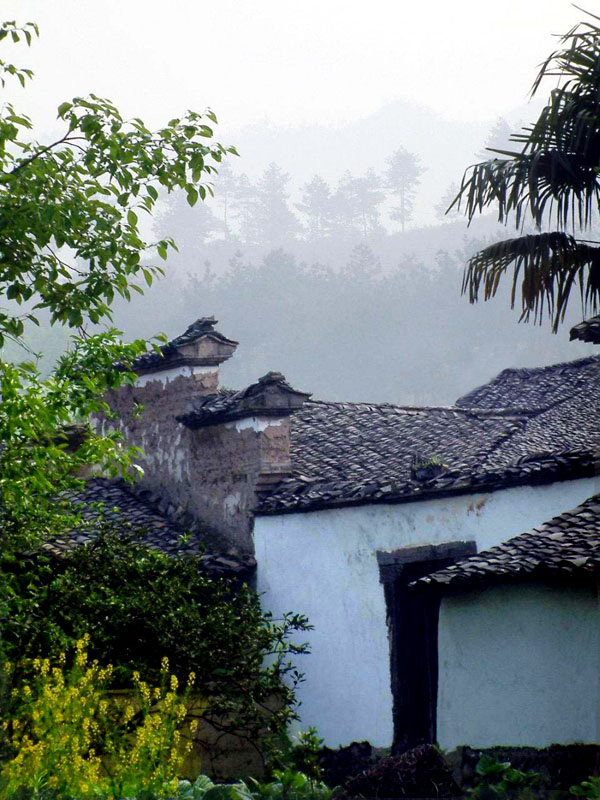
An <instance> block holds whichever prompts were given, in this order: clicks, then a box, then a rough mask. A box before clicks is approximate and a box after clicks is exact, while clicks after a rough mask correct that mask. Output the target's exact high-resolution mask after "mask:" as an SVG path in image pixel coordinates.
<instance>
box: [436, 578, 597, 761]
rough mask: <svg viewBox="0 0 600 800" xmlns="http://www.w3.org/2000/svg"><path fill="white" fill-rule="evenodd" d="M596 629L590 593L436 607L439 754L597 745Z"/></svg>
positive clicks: (526, 594) (503, 594) (449, 601)
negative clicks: (475, 749)
mask: <svg viewBox="0 0 600 800" xmlns="http://www.w3.org/2000/svg"><path fill="white" fill-rule="evenodd" d="M599 623H600V617H599V610H598V602H597V589H596V584H595V583H593V585H592V584H590V585H588V586H586V587H582V586H562V587H557V586H549V585H543V584H524V585H519V584H517V585H513V586H497V587H491V588H488V589H486V590H482V591H477V592H469V593H465V594H461V595H457V596H454V597H448V598H446V599H444V600H443V602H442V607H441V609H440V635H439V648H440V675H439V695H438V741H439V743H440V746H441V747H442V748H444V749H451V748H454V747H457V746H458V745H462V744H469V745H471V746H473V747H490V746H493V745H504V744H510V745H531V746H535V747H546V746H548V745H550V744H553V743H558V744H570V743H574V742H597V741H598V738H599V735H600V731H599V730H598V724H597V714H598V700H599V697H598V675H599V669H598V667H599V654H600V649H599V648H600V624H599Z"/></svg>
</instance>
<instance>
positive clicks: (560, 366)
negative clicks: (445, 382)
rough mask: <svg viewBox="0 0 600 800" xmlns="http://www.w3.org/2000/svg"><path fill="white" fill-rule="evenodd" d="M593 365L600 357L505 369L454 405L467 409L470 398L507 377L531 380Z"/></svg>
mask: <svg viewBox="0 0 600 800" xmlns="http://www.w3.org/2000/svg"><path fill="white" fill-rule="evenodd" d="M594 363H596V364H600V355H595V356H585V357H584V358H576V359H574V360H573V361H559V362H557V363H556V364H546V365H545V366H543V367H506V369H503V370H502V371H501V372H499V373H498V374H497V375H496V376H495V377H494V378H492V380H490V381H487V383H482V384H481V385H480V386H476V387H475V388H474V389H471V391H470V392H467V393H466V394H463V395H461V397H459V398H458V399H457V400H456V405H457V406H458V407H459V408H464V407H468V406H465V404H466V403H468V402H470V398H472V397H474V396H477V395H478V394H479V393H480V392H482V391H485V390H486V389H488V390H489V388H490V387H492V386H494V385H498V384H502V383H503V382H505V379H506V378H508V377H512V376H515V377H520V378H533V377H536V376H539V375H543V374H545V373H549V372H556V371H563V370H566V369H573V368H578V367H584V366H587V365H590V364H594ZM549 407H550V406H547V408H549Z"/></svg>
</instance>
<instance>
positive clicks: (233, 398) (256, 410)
mask: <svg viewBox="0 0 600 800" xmlns="http://www.w3.org/2000/svg"><path fill="white" fill-rule="evenodd" d="M309 397H310V394H309V393H307V392H300V391H298V390H297V389H294V388H293V387H292V386H290V384H289V383H288V382H287V381H286V379H285V378H284V376H283V375H282V374H281V373H280V372H268V373H267V374H266V375H263V377H262V378H259V380H258V381H257V382H256V383H253V384H251V385H250V386H248V387H247V388H246V389H243V390H242V391H240V392H234V391H221V392H219V393H218V394H216V395H209V396H205V397H199V398H198V399H197V400H195V401H194V405H193V408H192V410H191V411H189V412H187V413H185V414H180V415H179V416H178V417H177V418H176V419H177V421H178V422H181V423H182V424H183V425H185V426H186V427H188V428H202V427H205V426H207V425H216V424H218V423H221V422H228V421H230V420H236V419H240V418H242V417H249V416H260V417H263V416H267V417H282V416H288V415H289V414H292V413H293V412H294V411H297V410H298V409H299V408H301V407H302V405H303V404H304V402H305V401H306V400H308V398H309Z"/></svg>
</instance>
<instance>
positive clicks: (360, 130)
mask: <svg viewBox="0 0 600 800" xmlns="http://www.w3.org/2000/svg"><path fill="white" fill-rule="evenodd" d="M509 131H510V126H509V125H508V123H507V122H506V121H504V120H497V121H496V122H495V123H492V124H491V126H489V127H487V128H486V126H481V125H473V124H472V123H468V122H467V121H465V122H464V123H457V122H453V123H449V122H447V121H445V120H443V119H442V118H440V117H438V116H437V115H436V114H434V113H433V112H432V111H429V110H427V109H424V108H420V107H416V106H412V105H409V104H407V103H395V104H391V105H388V106H386V107H385V108H383V109H381V111H379V112H378V113H377V114H375V115H372V116H370V117H367V118H365V119H362V120H358V121H357V122H354V123H352V124H348V125H346V126H343V127H341V128H339V129H336V130H333V129H328V128H324V127H323V128H321V127H319V126H312V127H305V128H289V129H287V130H281V129H279V128H277V129H275V128H271V127H269V126H261V127H254V128H252V129H245V130H244V131H243V133H242V134H240V150H241V153H242V158H240V159H237V158H233V157H232V158H230V159H228V160H227V162H226V163H224V164H222V165H221V167H220V173H219V175H218V176H217V177H216V179H215V197H214V198H211V197H210V196H209V197H208V198H207V201H206V202H205V203H202V202H198V203H197V204H196V205H195V206H194V207H193V208H191V207H190V206H189V205H188V203H187V201H186V198H185V196H184V195H181V194H172V195H170V196H169V198H168V203H167V204H166V205H164V206H163V208H162V212H161V214H160V215H159V217H158V219H157V220H156V221H155V229H154V231H153V232H152V233H151V234H150V235H151V236H154V237H156V238H160V237H164V236H169V235H172V236H174V237H175V239H176V241H177V243H178V246H179V251H178V252H173V253H172V254H171V256H170V258H169V260H168V263H167V265H166V277H165V278H164V279H162V280H161V281H159V282H157V283H155V284H154V285H153V286H152V287H151V288H150V289H147V290H146V292H145V295H144V296H143V297H140V296H137V295H135V294H134V295H133V300H132V302H131V303H130V304H127V303H125V302H122V301H121V302H118V303H116V305H115V323H116V325H117V326H118V327H119V328H121V329H122V330H123V331H124V333H125V336H126V337H127V338H133V337H144V338H147V337H150V336H152V335H153V334H155V333H157V332H159V331H164V332H166V333H167V334H168V335H169V336H175V335H177V334H179V333H181V332H182V331H183V330H184V329H185V328H186V327H187V325H188V324H190V323H191V322H192V321H193V320H195V319H196V318H198V317H200V316H210V315H214V316H215V317H216V318H217V319H218V320H219V329H220V330H221V331H222V332H223V333H225V334H226V335H227V336H229V337H232V338H234V339H237V340H238V341H239V342H240V347H239V349H238V351H237V353H236V355H235V356H234V358H233V359H232V360H231V361H230V362H228V363H227V364H225V365H224V367H223V371H222V375H223V382H224V384H225V385H227V386H230V387H234V388H241V387H243V386H245V385H247V384H249V383H251V382H253V381H255V380H256V379H257V378H258V377H260V376H261V375H263V374H264V373H266V372H268V371H269V370H278V371H280V372H283V374H284V375H285V376H286V377H287V378H288V380H289V381H290V382H291V383H292V384H293V385H294V386H296V387H298V388H300V389H303V390H306V391H310V392H312V393H313V394H314V396H316V397H320V398H323V399H331V400H348V401H373V402H391V403H400V404H429V405H436V404H450V403H453V402H454V401H455V399H456V398H457V397H459V396H460V395H462V394H464V393H465V392H466V391H468V390H469V389H472V388H473V387H475V386H477V385H479V384H481V383H483V382H485V381H487V380H489V379H491V378H492V377H493V376H494V375H495V374H496V373H498V372H499V371H501V370H502V369H504V368H506V367H513V366H537V365H542V364H548V363H553V362H557V361H562V360H569V359H573V358H577V357H580V356H582V355H587V354H589V353H591V352H593V348H592V347H591V346H589V345H584V344H582V343H569V341H568V329H569V326H570V325H572V324H575V323H577V322H579V321H580V319H581V318H582V315H581V310H580V309H578V308H577V304H576V300H575V298H574V303H573V304H572V306H571V308H570V313H569V315H568V318H567V320H566V322H565V324H564V326H563V327H562V329H561V331H560V332H559V334H558V335H556V336H555V335H552V334H551V333H550V329H549V324H548V322H547V321H546V322H545V324H544V325H543V326H541V327H540V326H535V325H532V324H518V318H519V313H518V311H517V310H515V311H511V310H510V308H509V299H508V291H509V286H508V282H506V283H505V285H503V286H502V287H501V296H500V297H498V298H497V299H495V300H494V301H492V302H490V303H480V304H479V305H476V306H471V305H469V303H468V302H467V300H466V298H464V297H462V296H461V281H462V273H463V269H464V265H465V263H466V262H467V260H468V258H469V256H470V255H472V254H473V253H474V252H475V251H476V250H478V249H480V248H481V247H483V246H485V245H486V244H489V243H491V242H493V241H495V240H496V239H498V238H504V237H506V236H509V235H512V231H511V230H510V228H509V229H506V228H504V227H501V226H499V225H498V224H497V222H496V221H495V219H494V217H493V215H487V216H482V217H479V218H477V219H475V220H474V221H473V224H472V225H471V226H470V227H467V225H466V224H465V221H464V218H462V217H461V216H459V215H457V214H456V213H455V212H453V213H451V214H450V215H447V216H444V213H443V212H444V210H445V209H446V208H447V206H448V203H449V202H450V200H451V198H452V196H453V194H452V192H449V191H448V189H449V186H450V184H451V183H452V182H453V181H454V183H455V184H456V183H457V182H459V181H460V178H461V176H462V170H463V168H464V166H466V165H468V164H469V163H471V162H472V161H473V160H474V159H475V157H476V155H477V154H479V157H480V158H481V157H482V154H483V153H484V147H485V146H506V142H507V141H508V132H509ZM253 153H254V156H253V155H252V154H253ZM483 157H485V156H483ZM266 158H268V161H267V160H265V159H266ZM455 191H456V189H455ZM423 220H428V224H424V222H423ZM402 228H404V231H403V230H402ZM29 344H30V346H31V348H32V349H33V350H34V351H36V352H37V351H41V350H43V352H44V358H43V360H42V362H41V363H42V366H43V367H44V368H46V369H47V368H48V367H49V365H50V364H51V363H52V360H53V359H54V358H55V357H56V356H57V355H58V353H60V351H61V350H62V349H63V347H64V344H65V337H64V336H63V334H62V333H61V332H60V331H59V330H57V329H56V328H52V329H50V330H45V331H43V330H42V331H39V332H35V331H34V332H33V334H32V337H31V338H30V340H29ZM5 355H7V356H11V357H23V356H22V353H20V354H19V353H17V351H16V350H15V349H14V348H11V347H7V348H6V350H5Z"/></svg>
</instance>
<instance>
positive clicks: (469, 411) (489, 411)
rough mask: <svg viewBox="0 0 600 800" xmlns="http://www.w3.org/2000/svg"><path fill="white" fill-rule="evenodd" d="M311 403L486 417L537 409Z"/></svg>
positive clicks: (519, 414) (528, 413) (518, 414)
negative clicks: (443, 412)
mask: <svg viewBox="0 0 600 800" xmlns="http://www.w3.org/2000/svg"><path fill="white" fill-rule="evenodd" d="M311 405H319V406H333V407H335V408H343V407H346V406H349V407H351V408H364V409H365V410H370V409H374V408H385V409H388V410H393V411H408V412H416V411H448V412H451V413H452V414H465V415H473V416H476V417H486V418H494V417H511V416H514V417H525V416H531V415H532V414H535V413H537V409H532V408H517V407H514V408H511V407H499V408H485V407H482V408H479V407H477V406H456V405H447V406H411V405H400V404H397V403H368V402H365V401H360V402H356V401H352V400H319V399H316V398H312V397H311V398H310V400H307V401H306V403H305V407H308V406H311Z"/></svg>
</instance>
